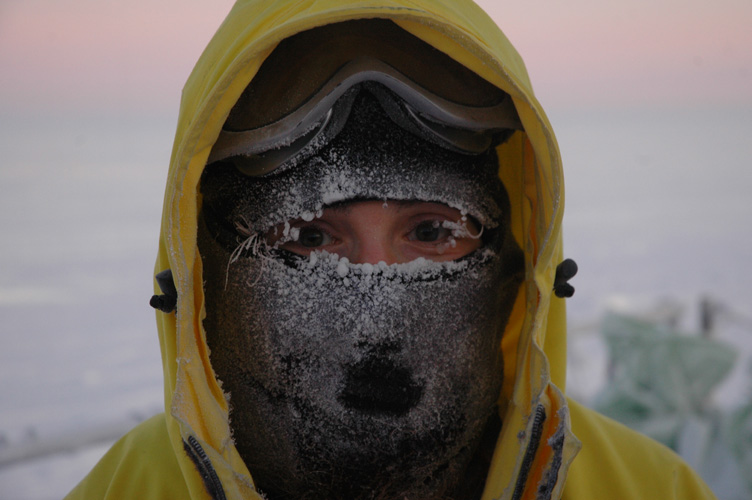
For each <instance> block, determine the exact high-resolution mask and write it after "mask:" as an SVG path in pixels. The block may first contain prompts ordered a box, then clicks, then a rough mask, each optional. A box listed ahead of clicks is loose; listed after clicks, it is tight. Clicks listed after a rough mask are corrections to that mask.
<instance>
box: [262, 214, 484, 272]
mask: <svg viewBox="0 0 752 500" xmlns="http://www.w3.org/2000/svg"><path fill="white" fill-rule="evenodd" d="M288 224H289V225H290V227H291V228H292V234H294V235H296V236H297V238H296V239H293V240H291V241H286V242H284V243H282V241H284V238H283V232H284V226H283V225H280V226H277V227H275V228H274V229H273V230H271V231H269V232H268V233H267V235H266V241H267V244H268V245H270V246H279V248H282V249H283V250H287V251H290V252H293V253H296V254H298V255H303V256H308V255H310V253H311V252H314V251H326V252H328V253H332V254H337V255H339V256H340V257H345V258H347V259H348V260H349V261H350V262H352V263H354V264H365V263H369V264H378V263H379V262H384V263H385V264H387V265H389V264H403V263H406V262H411V261H413V260H415V259H417V258H420V257H422V258H425V259H428V260H433V261H436V262H446V261H451V260H456V259H459V258H460V257H464V256H465V255H467V254H469V253H470V252H472V251H474V250H476V249H477V248H479V247H480V245H481V241H480V236H481V230H480V229H479V228H478V227H477V225H476V224H475V223H474V222H473V221H472V220H471V219H470V218H468V217H467V216H463V215H462V214H461V213H460V211H459V210H457V209H454V208H451V207H448V206H447V205H444V204H442V203H428V202H405V201H388V202H383V201H361V202H354V203H347V204H340V205H338V206H335V207H331V208H327V209H325V210H324V211H323V213H322V215H321V217H317V218H315V219H313V220H311V221H306V220H303V219H297V220H294V221H292V222H291V223H288ZM280 243H281V244H280Z"/></svg>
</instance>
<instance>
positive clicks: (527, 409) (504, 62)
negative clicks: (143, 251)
mask: <svg viewBox="0 0 752 500" xmlns="http://www.w3.org/2000/svg"><path fill="white" fill-rule="evenodd" d="M362 18H386V19H390V20H392V21H393V22H394V23H396V24H397V25H398V26H400V27H401V28H402V29H404V30H406V31H408V32H409V33H411V34H413V35H415V36H417V37H418V38H420V39H422V40H423V41H425V42H427V43H429V44H430V45H432V46H434V47H435V48H437V49H438V50H440V51H442V52H444V53H445V54H447V55H449V56H450V57H452V58H453V59H455V60H456V61H458V62H460V63H462V64H463V65H465V66H466V67H468V68H470V69H471V70H473V71H474V72H475V73H477V74H478V75H480V76H481V77H483V78H485V79H486V80H488V81H489V82H491V83H493V84H494V85H496V86H498V87H499V88H501V89H502V90H504V91H505V92H507V93H508V94H510V95H511V96H512V99H513V102H514V105H515V107H516V110H517V113H518V115H519V117H520V120H521V121H522V124H523V126H524V131H520V132H517V133H515V134H514V135H513V136H512V138H511V139H510V140H508V141H507V142H505V143H504V144H503V145H502V146H500V147H499V149H498V156H499V176H500V177H501V179H502V180H503V182H504V184H505V186H506V188H507V191H508V193H509V198H510V203H511V219H512V229H513V233H514V235H515V238H516V239H517V241H518V243H519V245H520V247H521V248H522V249H523V251H524V253H525V262H526V264H525V266H526V269H525V281H524V283H523V285H522V286H521V287H520V291H519V295H518V297H517V301H516V304H515V306H514V310H513V312H512V315H511V317H510V320H509V322H508V326H507V329H506V332H505V334H504V336H503V340H502V343H501V346H500V348H501V349H502V352H503V356H504V360H505V368H504V370H505V373H504V381H503V388H502V394H501V395H500V400H499V401H500V411H501V418H502V421H503V426H502V431H501V433H500V435H499V437H498V441H497V445H496V450H495V453H494V457H493V461H492V464H491V468H490V471H489V474H488V478H487V481H486V487H485V491H484V494H483V499H491V498H502V499H523V498H559V497H560V496H561V493H562V491H563V487H564V481H565V478H566V474H567V469H568V467H569V464H570V463H571V461H572V459H573V458H574V455H575V454H576V453H577V450H578V449H579V442H578V441H577V440H576V438H574V436H573V435H572V433H571V431H570V421H569V413H568V407H567V405H566V402H565V399H564V396H563V391H564V386H565V365H566V332H565V328H566V320H565V310H564V303H563V300H562V299H559V298H557V297H555V296H554V295H553V293H552V290H553V284H554V276H555V273H556V267H557V265H558V264H559V263H560V262H561V256H562V244H561V218H562V210H563V201H564V196H563V179H562V171H561V158H560V155H559V150H558V146H557V143H556V139H555V137H554V134H553V131H552V129H551V126H550V124H549V122H548V119H547V118H546V115H545V114H544V112H543V110H542V108H541V106H540V104H539V103H538V101H537V100H536V98H535V96H534V95H533V92H532V88H531V85H530V81H529V79H528V75H527V72H526V70H525V67H524V64H523V62H522V60H521V58H520V56H519V55H518V54H517V52H516V51H515V49H514V48H513V47H512V45H511V44H510V43H509V41H508V40H507V39H506V37H505V36H504V34H503V33H502V32H501V31H500V30H499V28H498V27H497V26H496V25H495V23H494V22H493V21H492V20H491V19H490V18H489V17H488V16H487V15H486V14H485V13H484V12H483V11H482V10H481V9H480V8H479V7H478V6H476V5H475V4H474V3H472V2H471V1H470V0H361V1H352V0H317V1H313V0H308V1H299V0H238V2H237V3H236V4H235V5H234V7H233V8H232V10H231V12H230V13H229V15H228V16H227V18H226V19H225V21H224V22H223V23H222V25H221V26H220V28H219V30H218V31H217V33H216V35H215V36H214V38H213V39H212V40H211V42H210V43H209V45H208V46H207V48H206V50H205V51H204V53H203V55H202V56H201V58H200V59H199V61H198V63H197V64H196V67H195V69H194V70H193V72H192V74H191V76H190V77H189V79H188V82H187V83H186V86H185V88H184V90H183V96H182V102H181V107H180V115H179V120H178V127H177V133H176V137H175V142H174V146H173V150H172V158H171V163H170V170H169V175H168V179H167V187H166V193H165V201H164V206H163V216H162V226H161V236H160V244H159V255H158V258H157V262H156V268H155V272H161V271H164V270H165V269H171V270H172V274H173V278H174V282H175V286H176V288H177V292H178V302H177V310H176V312H175V313H162V312H158V313H157V321H158V326H159V335H160V345H161V349H162V359H163V367H164V368H163V369H164V383H165V409H166V417H167V426H168V433H169V436H170V442H171V445H172V447H173V449H174V451H175V455H176V456H177V458H178V462H179V465H180V469H181V471H182V474H183V476H184V478H185V480H186V484H187V486H188V489H189V491H190V493H191V498H196V499H198V498H208V495H209V494H210V493H209V492H208V491H207V485H212V486H209V490H214V493H215V496H220V497H221V496H222V495H224V497H226V498H260V497H258V496H257V494H256V493H255V489H254V486H253V480H252V476H251V473H250V472H249V471H248V469H247V468H246V466H245V464H244V463H243V461H242V459H241V458H240V455H239V454H238V452H237V450H236V449H235V446H234V445H233V443H232V438H231V430H230V425H229V420H228V410H229V407H228V403H227V401H226V399H225V395H224V394H223V392H222V390H221V388H220V387H219V385H218V383H217V381H216V378H215V376H214V372H213V370H212V367H211V364H210V361H209V351H208V348H207V344H206V337H205V333H204V331H203V327H202V319H203V317H204V315H205V310H204V292H203V286H202V284H203V279H202V265H201V259H200V258H199V255H198V252H197V243H196V231H197V220H198V211H199V207H200V203H201V200H200V194H199V187H198V184H199V179H200V177H201V173H202V171H203V169H204V166H205V165H206V162H207V158H208V156H209V153H210V151H211V148H212V146H213V144H214V142H215V141H216V140H217V137H218V136H219V133H220V130H221V128H222V125H223V123H224V122H225V120H226V118H227V116H228V115H229V113H230V110H231V109H232V107H233V105H234V104H235V102H236V101H237V99H238V98H239V96H240V95H241V93H242V92H243V90H244V89H245V87H246V86H247V85H248V83H249V82H250V81H251V80H252V78H253V76H254V74H255V73H256V72H257V70H258V68H259V66H260V65H261V63H262V62H263V61H264V59H265V58H266V57H267V56H268V55H269V54H270V53H271V52H272V50H273V49H274V48H275V46H276V45H277V44H278V43H279V42H280V41H281V40H283V39H285V38H287V37H289V36H291V35H293V34H295V33H298V32H300V31H304V30H308V29H311V28H314V27H317V26H322V25H326V24H331V23H335V22H341V21H346V20H352V19H362ZM155 290H157V291H158V288H157V285H156V283H155ZM184 450H188V451H189V453H188V454H186V453H185V451H184ZM189 455H193V458H194V460H191V458H190V457H189ZM197 463H198V464H199V472H197V465H196V464H197ZM200 464H204V466H206V470H204V471H203V472H201V465H200ZM209 464H211V466H210V467H209ZM207 470H208V472H207ZM217 491H219V492H220V493H221V494H217Z"/></svg>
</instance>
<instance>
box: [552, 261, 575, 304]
mask: <svg viewBox="0 0 752 500" xmlns="http://www.w3.org/2000/svg"><path fill="white" fill-rule="evenodd" d="M575 274H577V263H576V262H575V261H573V260H572V259H564V260H563V261H562V262H561V264H559V265H558V266H556V277H555V278H554V294H556V296H557V297H559V298H560V299H563V298H569V297H571V296H572V295H574V287H573V286H572V285H570V284H569V283H567V281H569V280H571V279H572V278H574V275H575Z"/></svg>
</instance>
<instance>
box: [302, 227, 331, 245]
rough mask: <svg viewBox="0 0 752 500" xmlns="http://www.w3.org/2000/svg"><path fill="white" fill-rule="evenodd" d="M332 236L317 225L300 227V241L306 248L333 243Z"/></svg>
mask: <svg viewBox="0 0 752 500" xmlns="http://www.w3.org/2000/svg"><path fill="white" fill-rule="evenodd" d="M331 241H332V238H331V236H329V235H328V234H327V233H326V232H324V231H322V230H321V229H319V228H318V227H316V226H306V227H301V228H300V233H299V235H298V243H299V244H300V245H301V246H304V247H306V248H316V247H320V246H323V245H328V244H329V243H331Z"/></svg>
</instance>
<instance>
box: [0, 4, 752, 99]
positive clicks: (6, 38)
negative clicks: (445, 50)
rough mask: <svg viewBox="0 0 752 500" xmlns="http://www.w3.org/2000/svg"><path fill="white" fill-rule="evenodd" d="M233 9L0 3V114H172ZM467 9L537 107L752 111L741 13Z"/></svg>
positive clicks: (747, 32)
mask: <svg viewBox="0 0 752 500" xmlns="http://www.w3.org/2000/svg"><path fill="white" fill-rule="evenodd" d="M232 3H233V1H232V0H211V1H208V0H205V1H199V0H130V1H112V0H3V1H2V3H0V68H2V71H1V72H0V110H16V111H25V110H32V111H33V110H49V111H68V110H76V109H78V110H82V111H88V110H92V109H99V110H103V111H108V112H109V111H116V112H117V111H130V112H143V111H145V110H153V111H155V112H173V113H174V112H176V110H177V106H178V101H179V98H180V90H181V88H182V85H183V83H184V82H185V79H186V77H187V76H188V73H189V72H190V70H191V68H192V66H193V64H194V62H195V60H196V59H197V58H198V56H199V54H200V53H201V50H202V49H203V47H204V46H205V45H206V43H207V41H208V40H209V38H210V37H211V35H212V34H213V33H214V31H215V30H216V28H217V26H219V24H220V23H221V21H222V19H223V18H224V16H225V15H226V13H227V12H228V11H229V9H230V7H231V5H232ZM478 3H480V5H481V6H482V7H484V8H485V9H486V10H487V11H488V12H489V14H490V15H491V16H492V17H493V18H494V19H495V20H496V22H497V23H498V24H499V25H500V26H501V27H502V29H503V30H504V31H505V33H506V34H507V36H508V37H509V38H510V39H511V40H512V42H513V43H514V45H515V46H516V47H517V49H518V50H519V51H520V52H521V54H522V56H523V58H524V59H525V62H526V63H527V66H528V70H529V72H530V74H531V77H532V80H533V85H534V88H535V89H536V92H537V95H538V98H539V99H540V100H541V101H542V102H543V104H544V105H546V106H552V107H560V108H566V107H582V106H598V107H604V106H614V107H622V106H640V105H655V104H660V105H666V106H683V107H689V106H717V105H722V106H737V105H744V106H750V105H752V29H750V28H749V26H750V24H752V2H751V1H749V0H713V1H712V2H711V1H710V0H629V1H620V2H613V1H606V0H570V1H567V2H563V1H561V0H525V1H518V2H507V1H501V0H480V1H479V2H478Z"/></svg>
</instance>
